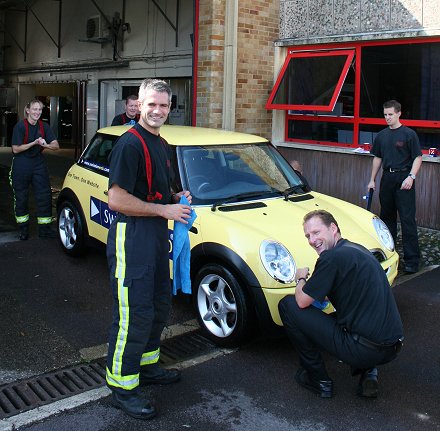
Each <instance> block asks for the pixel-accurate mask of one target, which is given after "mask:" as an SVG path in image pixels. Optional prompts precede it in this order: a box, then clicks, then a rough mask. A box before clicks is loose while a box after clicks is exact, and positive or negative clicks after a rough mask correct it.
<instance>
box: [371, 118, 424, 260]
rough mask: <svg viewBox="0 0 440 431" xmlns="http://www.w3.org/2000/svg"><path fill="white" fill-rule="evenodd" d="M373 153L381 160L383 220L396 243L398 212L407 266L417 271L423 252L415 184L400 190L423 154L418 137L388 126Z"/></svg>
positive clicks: (380, 198) (380, 195) (380, 134)
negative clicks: (420, 242)
mask: <svg viewBox="0 0 440 431" xmlns="http://www.w3.org/2000/svg"><path fill="white" fill-rule="evenodd" d="M371 154H373V155H374V156H376V157H379V158H380V159H382V168H383V174H382V179H381V181H380V191H379V200H380V218H381V219H382V220H383V222H384V223H385V224H386V225H387V227H388V229H389V230H390V232H391V235H392V236H393V238H394V241H396V238H397V213H399V218H400V224H401V227H402V243H403V256H404V260H405V264H406V265H408V266H411V267H415V268H417V267H418V266H419V259H420V249H419V240H418V233H417V223H416V188H415V182H414V184H413V186H412V187H411V189H409V190H401V189H400V187H401V186H402V182H403V181H404V180H405V178H406V177H407V176H408V174H409V173H410V170H411V167H412V164H413V161H414V159H415V158H417V157H418V156H421V155H422V151H421V149H420V143H419V139H418V137H417V134H416V132H414V130H412V129H410V128H408V127H405V126H400V127H398V128H397V129H390V128H389V127H388V128H386V129H384V130H382V131H381V132H379V133H378V134H377V136H376V138H375V140H374V143H373V147H372V149H371ZM390 170H391V171H393V172H390Z"/></svg>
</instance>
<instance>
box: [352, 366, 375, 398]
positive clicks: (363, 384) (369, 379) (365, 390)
mask: <svg viewBox="0 0 440 431" xmlns="http://www.w3.org/2000/svg"><path fill="white" fill-rule="evenodd" d="M378 388H379V384H378V382H377V368H371V369H370V370H366V371H364V372H363V373H362V374H361V378H360V380H359V385H358V390H357V394H358V395H359V396H361V397H366V398H377V392H378Z"/></svg>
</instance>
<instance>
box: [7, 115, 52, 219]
mask: <svg viewBox="0 0 440 431" xmlns="http://www.w3.org/2000/svg"><path fill="white" fill-rule="evenodd" d="M27 124H28V132H27V139H26V142H24V140H25V137H26V127H25V123H24V120H22V121H19V122H18V123H17V124H16V125H15V127H14V130H13V133H12V145H17V146H19V145H22V144H28V143H30V142H33V141H35V140H36V139H37V138H39V137H42V138H44V139H45V140H46V142H48V143H50V142H52V141H54V140H55V139H56V138H55V135H54V134H53V132H52V130H51V128H50V127H49V125H48V124H46V123H44V122H42V127H43V133H41V128H40V123H39V122H37V123H36V124H35V125H32V124H30V123H29V122H27ZM10 182H11V186H12V189H13V192H14V203H15V205H14V207H15V208H14V209H15V219H16V221H17V223H18V225H19V226H23V225H27V224H28V223H29V207H28V200H29V186H31V185H32V188H33V191H34V195H35V202H36V206H37V219H38V224H39V225H49V224H50V223H52V193H51V189H50V179H49V171H48V169H47V164H46V159H45V158H44V156H43V154H42V148H41V147H40V146H39V145H35V146H33V147H31V148H29V149H28V150H26V151H23V152H21V153H17V154H14V158H13V160H12V166H11V171H10Z"/></svg>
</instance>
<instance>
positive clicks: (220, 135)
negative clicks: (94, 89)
mask: <svg viewBox="0 0 440 431" xmlns="http://www.w3.org/2000/svg"><path fill="white" fill-rule="evenodd" d="M130 127H132V126H110V127H103V128H102V129H99V130H98V131H97V133H103V134H106V135H114V136H121V135H122V134H123V133H124V132H126V131H127V130H128V129H129V128H130ZM160 135H161V136H162V137H163V138H164V139H166V141H167V142H168V143H169V144H170V145H179V146H182V145H183V146H186V145H225V144H226V145H227V144H251V143H260V142H268V140H267V139H266V138H263V137H261V136H257V135H251V134H249V133H240V132H231V131H229V130H221V129H210V128H206V127H192V126H171V125H163V126H162V127H161V128H160Z"/></svg>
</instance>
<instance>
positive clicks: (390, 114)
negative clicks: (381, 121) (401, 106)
mask: <svg viewBox="0 0 440 431" xmlns="http://www.w3.org/2000/svg"><path fill="white" fill-rule="evenodd" d="M400 114H401V112H396V109H395V108H384V110H383V116H384V117H385V121H386V122H387V124H388V126H389V128H390V129H397V128H398V127H399V126H400V121H399V118H400Z"/></svg>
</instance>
